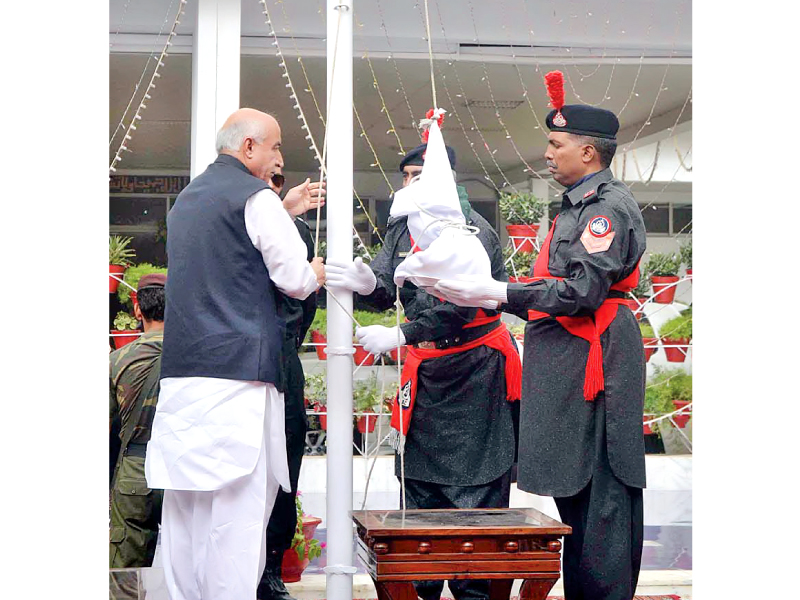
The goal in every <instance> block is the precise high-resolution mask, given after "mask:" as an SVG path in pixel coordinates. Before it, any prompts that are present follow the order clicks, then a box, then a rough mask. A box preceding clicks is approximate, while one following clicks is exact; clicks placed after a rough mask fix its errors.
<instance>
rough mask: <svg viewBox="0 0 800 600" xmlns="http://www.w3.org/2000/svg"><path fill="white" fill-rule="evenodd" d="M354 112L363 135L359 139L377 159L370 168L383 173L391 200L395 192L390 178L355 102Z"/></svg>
mask: <svg viewBox="0 0 800 600" xmlns="http://www.w3.org/2000/svg"><path fill="white" fill-rule="evenodd" d="M353 112H354V113H355V115H356V120H358V126H359V127H360V128H361V135H360V136H359V137H362V138H364V140H365V141H366V142H367V145H368V146H369V149H370V151H371V152H372V156H373V158H374V159H375V162H374V163H371V164H370V165H369V166H370V167H378V169H379V170H380V172H381V175H383V180H384V181H385V182H386V185H387V186H388V188H389V191H390V193H389V198H391V197H392V196H394V191H395V190H394V188H393V187H392V183H391V182H390V181H389V177H388V176H387V175H386V171H384V169H383V165H382V164H381V159H380V158H378V153H377V152H376V151H375V147H374V146H373V145H372V141H370V139H369V136H368V135H367V130H366V129H365V128H364V123H362V122H361V117H360V116H359V114H358V109H357V108H356V104H355V102H354V103H353Z"/></svg>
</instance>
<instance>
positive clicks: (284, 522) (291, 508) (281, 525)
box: [256, 176, 317, 600]
mask: <svg viewBox="0 0 800 600" xmlns="http://www.w3.org/2000/svg"><path fill="white" fill-rule="evenodd" d="M282 177H283V176H280V177H275V178H273V181H272V182H271V183H270V187H271V188H272V189H273V190H274V191H275V193H277V194H278V195H280V192H281V189H282V187H283V179H282ZM294 224H295V226H296V227H297V231H298V233H299V234H300V237H301V238H302V240H303V241H304V242H305V244H306V248H307V251H308V260H309V261H310V260H311V259H312V258H314V240H313V238H312V235H311V229H310V227H309V226H308V223H306V222H305V221H304V220H303V219H301V218H300V217H299V216H298V217H295V219H294ZM275 300H276V302H275V306H276V308H277V311H278V314H279V315H280V316H281V317H282V318H283V319H284V320H285V321H286V335H285V338H284V347H283V357H284V363H283V364H284V381H285V386H286V390H285V392H284V396H283V397H284V406H285V419H286V458H287V462H288V464H289V483H291V485H292V491H291V493H286V492H284V491H283V490H282V489H279V490H278V495H277V497H276V498H275V505H274V507H273V509H272V514H271V515H270V518H269V524H268V525H267V562H266V566H265V567H264V573H263V574H262V575H261V581H260V582H259V584H258V588H257V589H256V598H257V599H258V600H294V598H292V596H291V595H290V594H289V591H288V590H287V589H286V586H285V585H284V583H283V580H282V579H281V562H282V560H283V553H284V552H285V551H286V550H287V549H288V548H290V547H291V545H292V538H293V537H294V530H295V525H296V524H297V509H296V507H295V497H296V496H297V482H298V479H299V478H300V466H301V462H302V460H303V454H304V452H305V443H306V431H307V430H308V418H307V417H306V409H305V403H304V393H303V392H304V387H305V376H304V375H303V365H302V363H301V362H300V356H299V354H298V351H299V349H300V345H301V344H302V343H303V339H305V337H306V333H307V332H308V328H309V327H311V322H312V321H313V320H314V314H315V313H316V311H317V295H316V294H310V295H309V296H308V298H306V299H305V300H295V299H294V298H289V296H286V295H285V294H282V293H280V292H277V293H276V298H275Z"/></svg>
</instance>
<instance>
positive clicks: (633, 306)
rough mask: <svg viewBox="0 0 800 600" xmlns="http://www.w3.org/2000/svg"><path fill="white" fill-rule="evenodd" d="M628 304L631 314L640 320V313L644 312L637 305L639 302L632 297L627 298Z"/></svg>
mask: <svg viewBox="0 0 800 600" xmlns="http://www.w3.org/2000/svg"><path fill="white" fill-rule="evenodd" d="M628 306H629V307H630V309H631V312H632V313H633V316H634V317H636V320H637V321H641V320H642V314H644V313H643V311H642V310H641V307H640V306H639V302H638V301H636V300H634V299H633V298H628Z"/></svg>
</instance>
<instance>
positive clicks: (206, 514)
mask: <svg viewBox="0 0 800 600" xmlns="http://www.w3.org/2000/svg"><path fill="white" fill-rule="evenodd" d="M244 216H245V227H246V230H247V234H248V236H249V237H250V239H251V241H252V242H253V246H255V247H256V248H257V249H258V250H259V251H260V252H261V254H262V256H263V259H264V264H265V265H266V266H267V269H269V276H270V278H271V279H272V282H273V283H274V284H275V286H276V287H277V288H278V289H279V290H281V291H282V292H283V293H285V294H287V295H288V296H291V297H292V298H300V299H302V298H306V297H307V296H308V295H309V294H310V293H313V292H314V291H316V289H317V288H318V285H317V280H316V276H315V275H314V272H313V270H312V269H311V266H310V265H309V264H308V262H307V261H306V252H307V251H306V246H305V244H304V243H303V241H302V240H301V239H300V236H299V234H298V233H297V229H296V228H295V226H294V224H293V223H292V220H291V217H290V216H289V214H288V213H287V212H286V211H285V210H284V208H283V206H282V204H281V201H280V198H278V196H277V195H276V194H275V193H274V192H272V191H271V190H262V191H260V192H258V193H256V194H254V195H253V196H251V197H250V198H248V200H247V204H246V205H245V212H244ZM284 427H285V425H284V401H283V393H281V392H278V391H277V389H276V388H275V386H274V385H273V384H271V383H264V382H260V381H238V380H231V379H219V378H212V377H170V378H165V379H162V380H161V391H160V394H159V398H158V405H157V408H156V414H155V417H154V419H153V428H152V435H151V438H150V442H149V443H148V445H147V458H146V461H145V475H146V477H147V484H148V486H149V487H151V488H158V489H164V504H163V508H162V519H161V546H162V548H161V555H162V562H163V568H164V577H165V580H166V583H167V589H168V592H169V597H170V599H171V600H254V599H255V597H256V586H257V585H258V580H259V578H260V576H261V572H262V571H263V570H264V565H265V562H266V553H265V547H266V546H265V544H266V539H265V536H266V528H267V523H268V522H269V516H270V514H271V512H272V507H273V505H274V503H275V497H276V495H277V493H278V488H279V487H282V488H283V489H284V490H285V491H287V492H289V491H290V484H289V468H288V465H287V462H286V436H285V428H284Z"/></svg>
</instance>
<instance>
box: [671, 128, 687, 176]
mask: <svg viewBox="0 0 800 600" xmlns="http://www.w3.org/2000/svg"><path fill="white" fill-rule="evenodd" d="M672 141H673V142H674V143H675V154H677V155H678V162H680V164H681V167H683V170H684V171H687V172H689V173H691V172H692V167H687V166H686V164H685V163H684V162H683V160H684V158H686V157H687V156H689V154H691V152H692V147H691V146H689V150H688V151H687V152H686V156H683V157H682V156H681V150H680V148H679V147H678V137H677V136H674V137H673V138H672Z"/></svg>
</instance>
